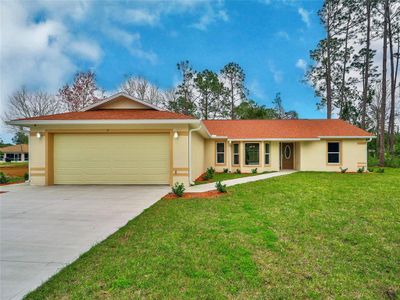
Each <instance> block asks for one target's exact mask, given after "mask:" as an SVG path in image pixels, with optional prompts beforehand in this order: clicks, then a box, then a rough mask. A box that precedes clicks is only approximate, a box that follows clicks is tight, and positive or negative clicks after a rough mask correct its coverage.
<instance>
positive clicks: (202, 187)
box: [186, 170, 297, 193]
mask: <svg viewBox="0 0 400 300" xmlns="http://www.w3.org/2000/svg"><path fill="white" fill-rule="evenodd" d="M295 172H297V171H296V170H283V171H279V172H274V173H267V174H261V175H255V176H249V177H242V178H236V179H230V180H225V181H222V183H223V184H226V186H232V185H237V184H242V183H247V182H253V181H258V180H264V179H268V178H272V177H278V176H283V175H288V174H292V173H295ZM212 190H215V182H212V183H206V184H199V185H194V186H191V187H189V188H187V189H186V192H188V193H201V192H207V191H212Z"/></svg>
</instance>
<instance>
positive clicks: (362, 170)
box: [357, 167, 365, 173]
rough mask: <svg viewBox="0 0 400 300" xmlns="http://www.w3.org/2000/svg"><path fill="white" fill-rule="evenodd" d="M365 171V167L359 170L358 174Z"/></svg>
mask: <svg viewBox="0 0 400 300" xmlns="http://www.w3.org/2000/svg"><path fill="white" fill-rule="evenodd" d="M364 171H365V168H364V167H362V168H358V170H357V173H364Z"/></svg>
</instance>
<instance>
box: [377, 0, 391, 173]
mask: <svg viewBox="0 0 400 300" xmlns="http://www.w3.org/2000/svg"><path fill="white" fill-rule="evenodd" d="M388 12H389V0H385V5H384V17H383V57H382V99H381V101H382V102H381V112H380V117H381V119H380V134H379V166H381V167H383V166H384V165H385V116H386V72H387V68H386V63H387V35H388V33H387V27H388Z"/></svg>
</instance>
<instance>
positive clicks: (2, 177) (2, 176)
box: [0, 172, 10, 183]
mask: <svg viewBox="0 0 400 300" xmlns="http://www.w3.org/2000/svg"><path fill="white" fill-rule="evenodd" d="M9 181H10V179H9V178H8V177H7V176H6V174H4V173H3V172H0V183H7V182H9Z"/></svg>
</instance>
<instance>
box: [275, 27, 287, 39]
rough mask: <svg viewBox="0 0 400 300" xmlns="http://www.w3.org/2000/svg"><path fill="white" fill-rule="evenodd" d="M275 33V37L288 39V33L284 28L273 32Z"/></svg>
mask: <svg viewBox="0 0 400 300" xmlns="http://www.w3.org/2000/svg"><path fill="white" fill-rule="evenodd" d="M275 35H276V36H277V37H279V38H282V39H285V40H287V41H288V40H290V36H289V34H288V33H287V32H286V31H284V30H281V31H278V32H277V33H275Z"/></svg>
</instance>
